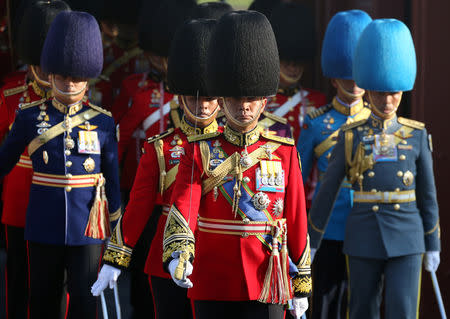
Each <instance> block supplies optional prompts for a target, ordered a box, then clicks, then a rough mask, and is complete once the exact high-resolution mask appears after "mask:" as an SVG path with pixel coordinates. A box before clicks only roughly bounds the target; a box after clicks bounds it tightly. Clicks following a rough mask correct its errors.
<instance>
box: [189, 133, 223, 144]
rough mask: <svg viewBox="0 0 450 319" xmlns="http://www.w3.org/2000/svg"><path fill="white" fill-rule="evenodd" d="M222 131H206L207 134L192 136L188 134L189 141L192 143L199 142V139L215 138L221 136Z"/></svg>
mask: <svg viewBox="0 0 450 319" xmlns="http://www.w3.org/2000/svg"><path fill="white" fill-rule="evenodd" d="M220 134H221V133H220V132H212V133H206V134H198V135H192V136H188V138H187V139H188V142H189V143H192V142H198V141H203V140H207V139H209V138H214V137H217V136H219V135H220Z"/></svg>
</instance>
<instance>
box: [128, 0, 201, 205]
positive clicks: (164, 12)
mask: <svg viewBox="0 0 450 319" xmlns="http://www.w3.org/2000/svg"><path fill="white" fill-rule="evenodd" d="M194 5H195V3H194V2H193V1H191V0H188V1H184V0H183V1H181V0H167V1H164V2H163V3H161V5H160V6H159V8H158V9H157V10H156V11H152V10H151V9H149V10H145V12H146V15H147V17H146V18H144V17H142V18H141V21H143V23H142V24H141V26H140V32H139V36H140V38H139V39H140V47H141V48H142V49H144V50H145V51H148V52H150V55H149V58H150V61H151V62H152V65H153V66H154V70H157V71H158V73H157V74H156V73H155V76H153V74H152V75H151V76H149V77H148V78H147V80H146V85H145V86H143V87H142V88H141V89H139V90H138V92H137V93H136V94H135V95H134V97H133V99H132V105H131V107H130V108H129V109H128V111H127V112H126V114H125V115H124V116H123V117H122V119H121V120H120V122H119V127H120V139H119V164H120V166H121V168H122V175H121V185H120V186H121V190H122V193H123V194H129V192H130V189H131V187H132V186H133V181H134V177H135V175H136V170H137V166H138V163H139V159H140V156H141V148H142V145H143V142H144V141H145V139H146V138H149V137H150V136H154V135H156V134H161V133H162V132H164V131H166V130H167V129H168V128H169V127H171V126H175V127H178V126H179V125H180V116H179V112H178V103H177V101H176V99H174V96H173V94H172V93H170V92H169V91H168V90H167V87H166V83H165V76H166V75H165V74H166V72H167V57H168V56H169V49H170V42H171V40H172V38H173V36H174V34H175V30H176V28H177V27H178V26H179V25H180V24H181V23H183V22H184V20H185V19H187V18H188V13H189V11H190V10H191V8H192V7H194ZM148 15H150V16H148ZM127 108H128V106H127ZM172 123H173V124H172ZM124 201H125V202H127V198H124Z"/></svg>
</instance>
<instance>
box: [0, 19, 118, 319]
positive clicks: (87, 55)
mask: <svg viewBox="0 0 450 319" xmlns="http://www.w3.org/2000/svg"><path fill="white" fill-rule="evenodd" d="M102 60H103V51H102V43H101V34H100V29H99V26H98V24H97V22H96V21H95V19H94V17H92V16H91V15H89V14H88V13H85V12H70V11H68V12H61V13H59V14H58V15H57V16H56V18H55V19H54V21H53V22H52V24H51V26H50V29H49V31H48V34H47V37H46V40H45V42H44V46H43V49H42V54H41V63H40V66H41V68H42V71H43V72H44V73H46V74H49V82H50V84H51V87H52V92H53V95H54V98H53V99H51V100H48V101H45V100H39V101H37V102H33V103H29V104H25V105H22V106H21V108H20V111H19V112H18V114H17V115H16V118H15V122H14V124H13V126H12V129H11V131H10V133H9V135H8V137H7V138H6V140H5V142H4V143H3V145H2V146H1V147H0V176H4V175H5V174H7V173H8V172H10V171H11V169H12V168H13V167H14V165H15V164H16V163H17V162H18V161H19V158H20V155H21V154H22V153H23V151H24V150H25V149H27V150H28V154H29V156H30V159H31V163H32V166H33V176H32V182H31V189H30V196H29V204H28V209H27V217H26V225H25V239H26V240H27V241H28V258H29V279H30V283H29V284H30V312H29V314H30V318H32V319H33V318H58V315H59V312H60V304H61V297H62V290H63V283H64V282H65V274H67V277H66V278H67V291H68V293H69V295H70V302H69V307H68V316H69V317H70V318H96V304H97V302H96V299H95V298H94V297H92V296H91V295H90V293H89V286H90V283H91V282H94V281H95V278H96V275H97V267H98V263H99V260H100V255H101V252H102V246H103V241H104V239H105V238H107V237H109V236H110V220H111V221H114V220H117V219H118V218H119V216H120V190H119V180H118V164H117V139H116V131H115V125H114V121H113V119H112V117H111V114H110V113H108V112H107V111H105V110H103V109H102V108H100V107H98V106H95V105H92V104H88V103H85V102H83V97H84V95H85V92H86V89H87V81H88V79H89V78H95V77H96V76H98V75H99V74H100V72H101V69H102Z"/></svg>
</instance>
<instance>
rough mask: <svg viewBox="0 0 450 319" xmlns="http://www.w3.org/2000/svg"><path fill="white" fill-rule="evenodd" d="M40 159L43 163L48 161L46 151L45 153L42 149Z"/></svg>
mask: <svg viewBox="0 0 450 319" xmlns="http://www.w3.org/2000/svg"><path fill="white" fill-rule="evenodd" d="M42 160H43V161H44V163H45V164H47V163H48V153H47V151H43V152H42Z"/></svg>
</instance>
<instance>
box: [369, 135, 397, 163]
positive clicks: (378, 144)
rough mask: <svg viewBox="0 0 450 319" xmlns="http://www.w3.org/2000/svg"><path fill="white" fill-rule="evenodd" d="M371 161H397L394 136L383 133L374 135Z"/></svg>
mask: <svg viewBox="0 0 450 319" xmlns="http://www.w3.org/2000/svg"><path fill="white" fill-rule="evenodd" d="M373 159H374V161H375V162H396V161H397V147H396V145H395V140H394V135H392V134H385V133H382V134H377V135H375V141H374V144H373Z"/></svg>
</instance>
